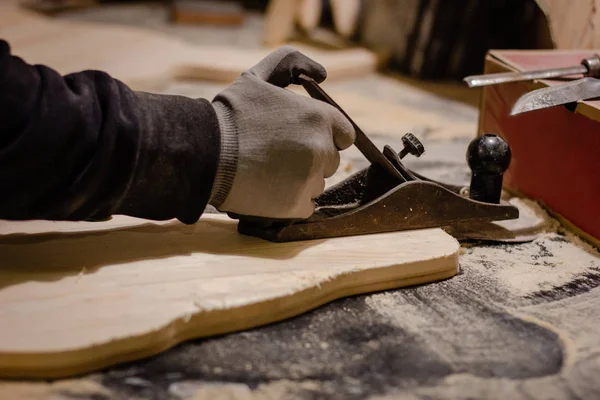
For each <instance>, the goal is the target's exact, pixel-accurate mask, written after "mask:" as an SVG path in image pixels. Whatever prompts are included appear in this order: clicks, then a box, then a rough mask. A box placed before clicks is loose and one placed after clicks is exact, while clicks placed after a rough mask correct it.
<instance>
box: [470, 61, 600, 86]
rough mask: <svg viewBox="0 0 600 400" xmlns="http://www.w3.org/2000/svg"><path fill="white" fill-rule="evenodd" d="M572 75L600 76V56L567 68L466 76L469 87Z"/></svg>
mask: <svg viewBox="0 0 600 400" xmlns="http://www.w3.org/2000/svg"><path fill="white" fill-rule="evenodd" d="M571 75H584V76H588V77H593V78H598V77H600V56H599V55H597V54H596V55H594V56H592V57H588V58H584V59H583V60H582V61H581V64H580V65H576V66H573V67H566V68H550V69H543V70H538V71H523V72H503V73H499V74H485V75H473V76H467V77H466V78H464V81H465V82H466V83H467V85H468V86H469V87H480V86H489V85H497V84H499V83H506V82H518V81H530V80H536V79H551V78H560V77H564V76H571Z"/></svg>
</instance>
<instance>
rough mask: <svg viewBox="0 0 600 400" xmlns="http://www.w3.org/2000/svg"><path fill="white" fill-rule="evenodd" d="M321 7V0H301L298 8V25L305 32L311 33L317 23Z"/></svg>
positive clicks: (319, 18)
mask: <svg viewBox="0 0 600 400" xmlns="http://www.w3.org/2000/svg"><path fill="white" fill-rule="evenodd" d="M322 9H323V1H322V0H301V2H300V5H299V10H298V25H299V26H300V27H301V28H302V29H303V30H304V31H305V32H306V33H311V32H312V31H313V30H314V29H315V28H316V27H317V26H318V25H319V21H320V20H321V12H322Z"/></svg>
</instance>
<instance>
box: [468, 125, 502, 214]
mask: <svg viewBox="0 0 600 400" xmlns="http://www.w3.org/2000/svg"><path fill="white" fill-rule="evenodd" d="M511 158H512V154H511V151H510V147H509V146H508V143H506V142H505V141H504V139H502V138H501V137H500V136H498V135H495V134H489V133H486V134H485V135H482V136H479V137H477V138H475V139H473V141H471V143H470V144H469V148H468V149H467V163H468V164H469V168H471V171H472V175H471V186H470V189H469V196H470V197H471V198H472V199H473V200H478V201H484V202H486V203H496V204H497V203H499V202H500V195H501V193H502V175H503V174H504V172H505V171H506V170H507V169H508V166H509V165H510V160H511Z"/></svg>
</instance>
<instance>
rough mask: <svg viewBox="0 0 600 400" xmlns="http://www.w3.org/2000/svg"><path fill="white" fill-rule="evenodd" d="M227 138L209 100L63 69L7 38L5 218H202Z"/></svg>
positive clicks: (2, 81) (2, 167)
mask: <svg viewBox="0 0 600 400" xmlns="http://www.w3.org/2000/svg"><path fill="white" fill-rule="evenodd" d="M219 143H220V138H219V125H218V120H217V117H216V114H215V111H214V108H213V107H212V105H211V104H210V102H209V101H207V100H204V99H189V98H186V97H182V96H168V95H157V94H149V93H143V92H135V91H133V90H131V89H129V88H128V87H127V86H126V85H124V84H123V83H122V82H120V81H118V80H116V79H113V78H111V77H110V76H109V75H107V74H106V73H103V72H100V71H84V72H80V73H74V74H70V75H66V76H64V77H63V76H61V75H59V74H58V73H57V72H56V71H53V70H52V69H50V68H47V67H45V66H41V65H29V64H27V63H25V62H24V61H23V60H22V59H20V58H18V57H16V56H13V55H11V54H10V48H9V45H8V44H7V43H6V42H5V41H1V40H0V219H52V220H86V219H104V218H107V217H108V216H110V215H113V214H125V215H130V216H134V217H141V218H147V219H155V220H164V219H171V218H177V219H179V220H180V221H182V222H184V223H194V222H196V221H197V220H198V218H199V217H200V215H201V214H202V212H203V210H204V208H205V206H206V204H207V202H208V199H209V196H210V191H211V188H212V185H213V180H214V176H215V173H216V168H217V162H218V157H219V147H220V145H219Z"/></svg>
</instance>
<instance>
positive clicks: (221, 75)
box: [0, 8, 378, 91]
mask: <svg viewBox="0 0 600 400" xmlns="http://www.w3.org/2000/svg"><path fill="white" fill-rule="evenodd" d="M0 37H1V38H3V39H5V40H7V41H8V42H9V43H10V44H11V47H12V51H13V54H15V55H18V56H20V57H22V58H24V59H25V60H26V61H27V62H29V63H37V64H45V65H48V66H50V67H52V68H54V69H56V70H58V71H59V72H60V73H62V74H67V73H71V72H77V71H81V70H85V69H98V70H102V71H105V72H107V73H109V74H111V75H112V76H114V77H115V78H117V79H120V80H122V81H124V82H125V83H127V84H128V85H130V86H132V87H133V88H134V89H138V90H148V91H152V90H157V89H159V88H161V86H162V85H163V84H164V83H165V82H167V81H169V80H171V79H205V80H213V81H219V82H231V81H233V80H234V79H236V78H237V77H239V75H240V74H241V73H242V72H243V71H244V70H246V69H248V68H250V67H252V66H253V65H254V64H255V63H257V62H258V61H260V60H261V59H262V58H263V57H265V56H266V55H267V54H268V53H270V52H271V51H272V49H269V48H259V49H240V48H235V47H223V46H197V45H192V44H190V43H187V42H184V41H182V40H178V39H177V38H173V37H170V36H168V35H165V34H162V33H158V32H154V31H150V30H145V29H138V28H131V27H123V26H119V25H108V24H96V23H82V22H70V21H59V20H55V19H51V18H46V17H42V16H39V15H35V14H33V13H29V12H26V11H23V10H18V9H10V8H8V9H3V10H2V12H0ZM296 47H297V48H298V49H299V50H300V51H302V52H304V53H305V54H306V55H307V56H309V57H311V58H313V59H315V60H317V61H318V62H320V63H322V64H323V65H324V66H325V68H326V69H327V70H328V79H329V80H335V79H344V78H347V77H351V76H360V75H364V74H368V73H370V72H373V71H374V70H375V69H376V67H377V65H378V60H377V57H376V56H375V55H374V54H373V53H371V52H370V51H368V50H366V49H362V48H355V49H347V50H333V51H327V50H321V49H317V48H313V47H309V46H306V45H296Z"/></svg>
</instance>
